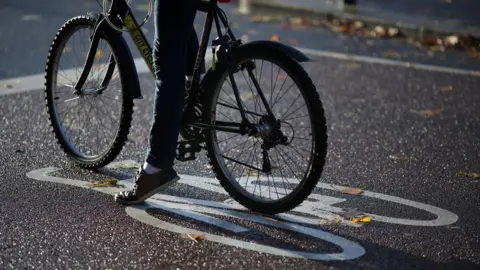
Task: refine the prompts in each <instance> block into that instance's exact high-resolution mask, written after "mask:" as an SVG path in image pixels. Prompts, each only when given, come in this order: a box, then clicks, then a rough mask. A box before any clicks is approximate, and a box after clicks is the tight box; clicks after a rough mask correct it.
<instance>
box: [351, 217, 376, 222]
mask: <svg viewBox="0 0 480 270" xmlns="http://www.w3.org/2000/svg"><path fill="white" fill-rule="evenodd" d="M350 220H351V221H352V222H353V223H355V224H357V223H360V222H361V223H370V222H371V221H372V219H371V218H370V217H367V216H365V217H354V218H351V219H350Z"/></svg>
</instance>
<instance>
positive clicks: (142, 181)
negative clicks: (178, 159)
mask: <svg viewBox="0 0 480 270" xmlns="http://www.w3.org/2000/svg"><path fill="white" fill-rule="evenodd" d="M179 179H180V177H178V174H177V173H176V172H175V170H174V169H173V168H168V169H162V170H160V171H158V172H156V173H152V174H147V173H146V172H145V171H144V170H143V169H142V168H140V171H139V172H137V175H136V177H135V186H134V187H133V189H131V190H126V191H122V192H119V193H117V194H115V197H114V198H115V202H117V203H119V204H123V205H132V204H138V203H141V202H143V201H145V200H146V199H148V198H149V197H150V196H152V195H154V194H155V193H158V192H160V191H163V190H165V189H166V188H168V187H169V186H170V185H172V184H173V183H175V182H177V181H178V180H179Z"/></svg>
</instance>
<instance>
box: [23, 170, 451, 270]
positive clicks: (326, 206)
mask: <svg viewBox="0 0 480 270" xmlns="http://www.w3.org/2000/svg"><path fill="white" fill-rule="evenodd" d="M120 164H122V165H125V164H130V165H134V164H136V163H135V162H134V161H122V162H115V163H112V164H110V165H109V166H108V167H110V168H116V167H118V166H119V165H120ZM58 170H59V169H56V168H51V167H50V168H45V169H40V170H36V171H32V172H30V173H28V174H27V176H28V177H30V178H32V179H35V180H39V181H48V182H55V183H61V184H66V185H72V186H77V187H82V188H88V189H93V190H95V191H99V192H103V193H106V194H111V195H113V194H114V193H116V192H118V191H120V190H123V189H125V188H130V187H131V186H132V185H133V179H128V180H122V181H119V182H118V184H121V185H124V186H125V187H124V188H118V187H94V188H92V187H90V186H89V185H88V182H86V181H81V180H75V179H67V178H61V177H53V176H49V174H51V173H52V172H55V171H58ZM180 177H181V180H180V181H179V182H178V183H181V184H185V185H189V186H192V187H195V188H198V189H204V190H206V191H209V192H215V193H219V194H224V195H227V193H226V192H225V191H224V190H223V188H221V187H220V186H219V185H218V180H216V179H213V178H205V177H197V176H190V175H180ZM317 187H318V188H321V189H327V190H334V191H338V190H340V189H342V188H343V187H340V186H331V185H329V184H325V183H319V184H318V185H317ZM257 188H258V185H257ZM263 188H265V187H263ZM358 196H363V197H366V198H374V199H379V200H384V201H388V202H390V203H396V204H398V205H402V206H403V207H405V206H406V207H412V208H417V209H419V210H422V211H425V212H428V213H431V214H433V215H435V216H436V218H435V219H432V220H414V219H405V218H396V217H387V216H382V215H377V214H373V213H364V214H366V215H368V216H370V217H371V219H372V221H376V222H384V223H391V224H401V225H409V226H445V225H450V224H453V223H455V222H456V221H457V220H458V216H457V215H455V214H454V213H452V212H450V211H447V210H444V209H441V208H438V207H435V206H431V205H428V204H424V203H420V202H415V201H411V200H407V199H403V198H400V197H395V196H390V195H386V194H381V193H375V192H371V191H364V192H363V193H362V194H360V195H358ZM345 201H346V199H343V198H337V197H331V196H326V195H320V194H315V193H313V194H311V196H310V197H309V200H306V201H304V202H303V203H302V204H301V205H300V206H299V207H297V208H295V209H294V211H295V212H297V213H301V214H304V215H305V216H304V215H295V214H293V213H291V212H289V213H285V214H280V215H276V216H275V219H274V218H269V217H264V216H258V215H255V214H250V213H246V212H243V211H238V210H245V208H244V207H243V206H241V205H239V204H238V203H236V202H235V201H233V200H227V201H225V202H221V201H211V200H200V199H193V198H186V197H177V196H171V195H167V194H156V195H154V196H152V197H151V198H150V199H148V200H147V201H146V203H145V204H142V205H137V206H129V207H126V208H125V210H126V213H127V214H128V215H129V216H131V217H132V218H134V219H136V220H139V221H141V222H143V223H146V224H149V225H151V226H154V227H157V228H160V229H164V230H168V231H171V232H176V233H181V234H187V233H188V234H204V235H205V240H208V241H212V242H217V243H220V244H224V245H228V246H233V247H238V248H244V249H249V250H254V251H259V252H265V253H269V254H274V255H280V256H287V257H294V258H305V259H311V260H325V261H331V260H351V259H355V258H358V257H360V256H362V255H364V254H365V249H364V248H363V247H362V246H360V245H359V244H357V243H355V242H353V241H351V240H348V239H346V238H343V237H340V236H337V235H334V234H332V233H329V232H327V231H323V230H320V229H316V228H312V226H318V225H325V224H326V222H327V221H331V220H333V219H336V218H338V217H340V214H342V213H343V212H344V211H345V210H344V209H343V208H339V207H336V206H335V205H336V204H339V203H343V202H345ZM152 208H154V209H160V210H163V211H167V212H171V213H174V214H176V215H180V216H184V217H187V218H190V219H194V220H197V221H201V222H203V223H206V224H209V225H211V226H216V227H219V228H222V229H224V230H228V231H231V232H233V233H242V232H246V231H248V230H249V229H248V228H245V227H243V226H240V225H238V224H234V223H232V222H229V221H226V220H224V219H219V218H216V217H214V216H211V215H216V216H223V217H231V218H235V219H239V220H248V221H251V222H255V223H259V224H263V225H266V226H271V227H276V228H279V229H283V230H287V231H292V232H297V233H300V234H304V235H307V236H309V237H312V238H315V239H318V240H322V241H325V242H329V243H331V244H333V245H336V246H338V247H340V248H341V249H342V252H340V253H316V252H306V251H298V250H287V249H282V248H277V247H274V246H269V245H263V244H258V243H253V242H247V241H242V240H238V239H234V238H230V237H225V236H220V235H216V234H213V233H207V232H202V231H199V230H195V229H191V228H186V227H182V226H179V225H176V224H172V223H169V222H166V221H163V220H160V219H158V218H156V217H154V216H152V215H150V214H149V213H147V211H146V210H147V209H152ZM307 216H308V217H307ZM312 216H313V217H312ZM279 220H281V222H279ZM341 225H342V226H352V227H359V226H362V225H361V224H355V223H353V222H350V221H345V222H342V223H341Z"/></svg>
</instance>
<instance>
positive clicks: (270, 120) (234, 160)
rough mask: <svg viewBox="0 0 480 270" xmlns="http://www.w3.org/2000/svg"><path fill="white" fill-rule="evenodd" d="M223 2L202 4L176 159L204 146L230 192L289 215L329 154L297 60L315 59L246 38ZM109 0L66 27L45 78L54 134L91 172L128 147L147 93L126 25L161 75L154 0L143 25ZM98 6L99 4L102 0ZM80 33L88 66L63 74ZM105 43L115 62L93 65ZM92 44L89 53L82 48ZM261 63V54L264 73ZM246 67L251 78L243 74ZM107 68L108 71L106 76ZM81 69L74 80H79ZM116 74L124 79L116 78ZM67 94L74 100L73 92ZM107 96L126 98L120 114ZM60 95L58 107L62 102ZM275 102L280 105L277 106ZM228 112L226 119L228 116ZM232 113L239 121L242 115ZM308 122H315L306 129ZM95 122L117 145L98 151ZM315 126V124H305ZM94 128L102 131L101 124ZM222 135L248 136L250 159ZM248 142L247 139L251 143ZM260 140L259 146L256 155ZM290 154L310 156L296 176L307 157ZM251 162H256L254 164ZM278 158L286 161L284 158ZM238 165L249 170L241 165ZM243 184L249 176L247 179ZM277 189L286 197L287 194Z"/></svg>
mask: <svg viewBox="0 0 480 270" xmlns="http://www.w3.org/2000/svg"><path fill="white" fill-rule="evenodd" d="M97 2H98V1H97ZM218 2H221V3H225V2H229V0H211V1H205V0H202V1H201V4H200V7H199V8H198V11H201V12H205V13H206V14H207V16H206V21H205V24H204V26H203V32H202V35H201V40H200V47H199V50H198V52H197V57H196V62H195V71H194V74H193V80H192V84H191V85H190V86H186V95H185V98H186V102H185V107H184V116H183V123H182V128H181V135H182V137H183V140H181V141H179V142H178V146H177V156H176V159H177V160H178V161H181V162H183V161H188V160H193V159H196V158H197V156H196V153H199V152H201V151H202V150H205V151H206V153H207V158H208V159H209V161H210V165H211V166H212V170H213V172H214V173H215V175H216V178H217V179H218V180H219V181H220V184H221V185H222V186H223V188H224V189H225V190H226V191H227V192H228V194H229V195H230V196H231V197H232V198H233V199H235V200H236V201H237V202H239V203H240V204H241V205H243V206H245V207H246V208H248V209H250V210H252V211H255V212H259V213H263V214H277V213H281V212H286V211H289V210H291V209H293V208H295V207H296V206H298V205H299V204H300V203H302V202H303V201H304V200H305V199H306V198H307V197H308V196H309V194H310V193H311V192H312V191H313V189H314V188H315V186H316V184H317V183H318V181H319V179H320V177H321V174H322V171H323V166H324V163H325V158H326V153H327V128H326V120H325V116H324V110H323V105H322V102H321V100H320V97H319V95H318V93H317V91H316V88H315V85H314V84H313V82H312V80H311V78H310V77H309V75H308V74H307V73H306V71H305V70H304V68H303V67H302V66H301V64H300V63H301V62H305V61H309V60H310V59H309V58H308V57H307V56H306V55H305V54H303V53H302V52H300V51H299V50H297V49H296V48H294V47H291V46H288V45H285V44H283V43H280V42H274V41H252V42H243V41H242V40H241V39H236V38H235V36H234V34H233V32H232V30H231V28H230V25H229V23H228V19H227V16H226V14H225V12H224V11H223V10H222V9H221V8H220V7H219V6H218ZM109 3H110V8H109V9H108V11H107V4H108V3H107V0H104V2H103V13H100V12H92V11H90V12H88V13H87V15H81V16H77V17H73V18H71V19H70V20H68V21H67V22H65V23H64V24H63V25H62V27H61V28H60V30H59V31H58V32H57V34H56V36H55V38H54V40H53V43H52V45H51V47H50V50H49V55H48V58H47V68H46V76H45V79H46V81H45V96H46V105H47V111H48V114H49V119H50V121H51V125H52V128H53V132H54V134H55V136H56V138H57V141H58V143H59V145H60V147H61V148H62V149H63V151H64V153H65V154H66V155H67V156H68V157H69V159H70V160H71V161H72V162H73V163H74V164H76V165H78V166H80V167H81V168H85V169H92V170H93V169H97V168H100V167H103V166H105V165H107V164H108V163H110V162H111V161H113V160H114V159H115V158H116V157H117V155H118V154H119V153H120V152H121V150H122V148H123V146H124V145H125V142H126V141H127V135H128V133H129V129H130V126H131V121H132V115H133V105H134V104H133V101H134V100H135V99H142V98H143V96H142V93H141V90H140V83H139V78H138V73H137V70H136V64H135V62H134V59H133V56H132V53H131V51H130V49H129V47H128V45H127V43H126V41H125V39H124V37H123V32H128V33H130V35H131V36H132V38H133V40H134V42H135V45H136V46H137V48H138V50H139V51H140V53H141V55H142V57H143V60H144V61H145V62H146V64H147V66H148V68H149V70H150V72H151V73H152V75H153V74H154V73H153V72H154V68H153V60H152V50H151V47H150V44H149V43H148V42H147V40H146V37H145V34H144V32H143V30H142V29H141V26H143V24H144V23H145V22H146V21H147V19H148V17H149V16H150V14H151V10H152V2H151V0H149V12H148V15H147V17H146V18H145V20H144V21H143V23H142V24H141V25H139V24H138V23H137V20H136V18H135V16H134V14H133V12H132V10H131V7H130V5H129V1H125V0H109ZM99 5H101V4H100V3H99ZM213 23H215V27H216V30H217V33H218V37H216V38H215V39H214V40H213V41H212V47H211V48H212V64H211V67H210V68H209V69H208V70H207V71H206V73H205V75H204V78H203V79H202V80H201V81H200V79H199V78H200V66H201V65H204V64H205V61H204V60H205V55H206V52H207V44H208V39H209V37H210V32H211V29H212V24H213ZM221 24H223V27H224V28H223V29H224V30H225V32H223V31H222V30H223V29H222V28H221V26H220V25H221ZM124 28H126V30H124ZM83 30H85V31H87V34H88V36H89V38H88V41H87V42H86V44H85V43H82V46H83V51H82V52H83V53H84V57H85V61H84V62H83V64H81V66H82V69H81V71H78V70H73V69H68V70H66V71H64V73H63V74H55V73H56V72H58V70H59V68H61V64H60V60H61V59H62V58H61V57H63V56H65V57H67V56H72V55H73V54H72V53H71V52H72V51H74V52H75V57H76V58H77V60H78V54H77V53H76V48H75V44H77V48H78V46H80V45H78V43H75V38H74V37H72V36H73V34H76V33H77V32H81V31H83ZM70 37H72V39H73V46H72V47H73V49H72V47H69V46H67V45H66V44H67V42H68V41H69V39H70ZM104 41H105V42H106V44H107V45H108V47H107V49H108V48H110V49H111V51H112V52H111V53H110V54H109V57H108V61H107V62H105V63H104V64H105V66H104V67H103V68H100V66H101V65H102V63H103V62H102V63H100V64H94V61H95V60H96V59H97V58H101V57H102V56H103V55H104V54H105V53H104V50H103V51H102V50H101V49H99V48H100V45H99V43H100V42H104ZM87 46H88V52H85V51H86V47H87ZM105 47H106V46H104V47H103V49H105ZM72 57H73V56H72ZM80 58H82V57H80ZM257 60H258V61H260V60H261V61H262V62H261V67H260V70H259V68H258V66H260V65H259V64H258V63H257ZM265 61H269V62H271V63H272V70H271V77H270V81H271V82H272V84H273V80H274V76H273V73H274V72H273V70H274V64H275V65H277V66H278V71H277V74H276V78H275V85H274V86H272V88H271V91H270V93H268V91H266V92H264V91H262V90H261V86H262V85H264V84H265V83H264V82H262V72H263V64H264V62H265ZM69 65H70V64H69ZM97 69H98V70H97ZM116 69H117V71H116V72H115V70H116ZM280 69H282V70H283V71H284V72H285V75H280ZM92 70H96V71H97V72H94V73H93V75H91V78H92V80H94V79H93V78H96V77H98V78H97V79H95V82H94V84H95V86H91V84H88V83H90V82H91V81H90V79H89V76H90V75H89V74H90V72H91V71H92ZM104 71H105V73H104V74H103V72H104ZM245 71H246V73H247V75H248V77H249V78H250V80H247V77H245ZM100 73H101V74H103V75H101V76H100ZM258 73H260V78H259V79H257V77H256V75H258ZM240 74H241V75H243V77H244V78H245V80H246V83H243V84H242V83H237V82H236V79H235V76H238V77H240V76H241V75H240ZM282 74H283V73H282ZM59 75H60V76H59ZM75 76H76V79H75V78H73V77H75ZM119 76H120V78H118V77H119ZM286 76H290V77H291V81H292V82H293V84H292V85H291V86H290V88H287V90H283V92H282V89H283V87H284V85H285V84H286V82H287V78H286ZM279 77H280V78H283V77H285V79H284V81H283V84H282V88H281V89H280V90H279V91H278V93H276V92H275V89H276V88H275V87H276V84H277V81H278V79H279ZM267 78H268V75H267ZM62 80H63V81H62ZM87 80H88V81H87ZM224 82H227V83H228V84H229V85H230V86H231V88H232V89H231V90H232V91H233V97H232V95H229V94H228V93H227V92H226V91H225V89H224V88H223V83H224ZM279 84H280V83H279ZM58 85H60V88H59V89H63V90H62V91H59V92H58V93H57V92H54V90H59V89H57V88H58ZM117 85H120V87H121V89H120V90H118V89H117V90H111V91H108V90H107V88H108V87H110V86H112V87H113V88H115V89H116V86H117ZM293 85H298V87H299V91H300V94H298V96H292V97H291V94H292V92H291V91H290V89H291V88H292V86H293ZM247 88H250V89H247ZM254 89H256V92H255V91H254ZM222 90H223V92H222ZM248 90H250V91H248ZM240 91H245V92H246V93H243V92H242V93H241V92H240ZM111 93H114V94H113V95H114V96H113V97H112V96H110V97H107V95H108V94H111ZM224 93H226V94H227V95H226V97H225V99H230V100H229V101H226V100H224V99H222V98H221V95H223V94H224ZM66 95H71V96H72V97H71V98H68V99H67V97H65V96H66ZM287 95H288V96H287ZM284 96H287V97H289V98H287V100H294V101H293V102H292V104H291V105H290V106H287V105H284V104H280V103H281V102H280V101H279V99H280V98H283V97H284ZM300 97H302V98H303V100H304V101H305V105H303V106H301V107H296V108H292V106H294V104H296V102H297V100H299V98H300ZM62 100H63V102H62ZM110 100H112V101H116V102H117V103H119V112H117V113H114V114H113V116H112V114H111V111H112V110H113V106H111V107H109V106H106V105H105V104H106V102H107V101H110ZM120 100H121V101H120ZM57 101H58V102H59V104H58V105H55V102H57ZM98 102H101V103H100V107H98V106H97V105H98ZM117 103H114V104H117ZM68 104H76V105H75V106H74V107H72V109H73V108H74V109H76V110H77V111H76V112H74V113H71V111H70V110H72V109H69V110H63V111H61V110H60V107H61V105H68ZM277 104H280V105H278V106H277V107H275V106H276V105H277ZM94 105H95V106H94ZM217 106H218V107H219V108H224V107H225V108H227V109H232V110H233V113H230V114H224V113H221V112H220V113H219V112H217ZM251 107H254V109H256V108H257V107H259V109H260V112H255V111H252V110H251V109H250V108H251ZM303 107H305V108H306V109H307V112H308V116H307V115H298V114H296V113H298V111H299V110H300V109H301V108H303ZM262 108H263V109H262ZM285 108H286V111H284V112H283V114H282V115H281V116H280V117H276V116H275V113H277V112H279V111H280V110H282V109H285ZM82 110H85V111H86V114H87V115H86V117H85V119H86V120H88V122H87V121H86V123H84V124H83V125H80V124H78V123H77V122H78V121H77V118H75V119H73V117H77V116H79V111H82ZM60 112H62V114H61V115H59V113H60ZM92 112H93V113H95V112H97V113H101V114H105V115H107V116H108V118H109V119H110V120H113V118H115V117H116V116H119V119H118V123H117V122H116V120H113V122H114V124H118V126H115V127H110V126H106V125H105V123H104V122H103V121H102V120H101V119H100V120H98V119H97V118H94V117H91V113H92ZM222 116H225V118H226V119H225V120H221V119H222ZM235 116H236V117H235ZM306 117H308V121H306V120H305V121H304V120H302V119H304V118H306ZM108 118H107V120H108ZM232 118H240V119H241V120H238V122H235V121H234V120H233V119H232ZM72 119H73V120H72ZM64 120H65V122H64ZM227 120H228V121H227ZM287 120H292V121H293V120H295V121H294V123H295V124H294V125H292V124H290V123H289V122H287ZM79 121H80V120H79ZM308 124H309V125H310V127H308V126H307V125H308ZM85 125H86V126H85ZM90 125H101V126H100V127H102V126H104V127H106V128H105V132H111V133H113V134H112V135H113V136H114V139H113V142H111V143H109V144H107V145H106V146H105V148H100V144H101V143H103V139H98V137H96V138H93V137H92V136H86V135H85V134H84V133H85V131H86V129H87V128H89V127H90ZM96 127H98V126H96ZM308 128H310V131H308V130H306V129H308ZM67 129H68V130H67ZM95 130H96V131H99V129H98V128H97V129H95ZM305 130H306V131H305ZM67 131H68V132H69V133H70V131H71V132H72V133H74V132H77V131H78V132H79V133H81V136H79V139H78V140H79V141H78V142H75V143H74V142H72V138H70V136H69V135H68V134H67ZM222 132H224V133H227V134H234V135H233V136H230V135H229V137H228V138H227V139H231V138H232V139H233V138H236V139H234V141H236V140H245V142H244V143H243V144H240V145H237V147H240V146H243V148H242V150H241V151H244V150H245V151H247V150H248V152H247V153H249V154H247V155H248V157H247V158H246V157H245V156H243V153H240V154H238V148H237V147H235V148H237V150H235V151H234V150H233V149H235V148H232V147H231V143H225V140H226V139H225V140H222V141H221V140H219V137H221V136H220V135H222ZM217 133H219V134H217ZM295 133H301V134H303V135H305V134H307V135H311V136H312V142H311V143H308V142H305V141H306V140H308V138H303V137H298V138H297V139H298V140H296V141H295V143H297V142H298V143H300V146H301V147H300V148H298V149H297V148H294V146H292V144H293V141H294V139H295ZM289 134H292V138H291V139H290V138H289V137H288V136H287V135H289ZM86 143H94V144H96V147H97V150H98V151H99V152H98V153H97V154H93V151H96V150H94V149H93V148H94V147H93V146H92V148H88V149H87V147H86V146H85V145H86ZM248 144H250V146H248V147H247V145H248ZM308 145H310V146H311V147H312V150H310V151H309V150H305V149H303V147H307V146H308ZM224 146H228V147H230V148H231V149H230V150H228V151H226V152H223V153H222V152H221V151H220V150H221V148H222V147H224ZM257 147H258V151H259V152H260V153H258V152H256V150H257ZM277 147H278V148H277ZM232 151H233V152H235V155H236V156H235V157H231V156H227V153H230V152H232ZM254 153H255V154H254ZM288 153H292V154H295V153H296V154H299V156H300V158H302V157H303V156H307V157H308V158H309V159H308V161H307V162H303V161H302V162H301V164H300V165H306V169H305V170H304V172H300V173H298V171H300V170H297V167H299V166H300V165H299V164H298V163H299V162H300V161H299V160H298V157H296V158H293V159H292V158H290V157H289V156H287V154H288ZM302 153H303V154H302ZM228 155H230V154H228ZM245 158H246V160H245ZM249 161H251V162H252V164H249V163H248V162H249ZM281 161H283V162H285V163H286V165H283V166H282V165H280V162H281ZM291 165H295V169H292V167H291ZM237 166H243V167H244V168H243V169H238V168H239V167H237ZM236 169H238V170H236ZM277 170H278V171H279V173H280V175H281V177H282V179H281V181H280V180H279V176H273V173H274V172H276V171H277ZM302 171H303V170H302ZM238 173H241V174H240V176H239V177H237V175H238ZM298 175H300V176H301V177H298ZM250 177H252V179H253V180H252V179H250ZM297 177H298V178H299V179H297ZM277 180H278V182H277ZM294 180H295V181H297V182H298V185H297V186H295V188H291V187H292V186H293V184H295V183H293V184H292V183H291V181H294ZM243 181H245V183H244V184H241V182H243ZM265 182H268V184H269V186H268V190H267V188H265V187H264V185H261V186H262V187H259V188H258V191H259V192H260V196H258V195H255V194H250V193H249V192H250V191H252V190H253V193H255V191H256V190H257V186H259V183H265ZM270 182H272V183H273V187H271V186H270ZM248 184H252V185H254V187H251V186H250V187H248V188H247V185H248ZM282 187H283V188H284V190H285V192H283V193H279V192H278V189H281V188H282ZM289 188H291V189H289ZM272 190H274V192H273V193H274V194H275V193H276V194H277V198H276V199H272V198H271V196H272ZM287 190H291V192H290V193H288V194H287ZM262 191H263V193H264V194H265V196H266V193H267V192H268V194H269V195H270V199H267V200H263V198H262V197H264V196H263V195H262ZM279 195H285V196H284V197H282V198H280V197H279Z"/></svg>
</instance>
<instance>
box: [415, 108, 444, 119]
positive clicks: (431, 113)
mask: <svg viewBox="0 0 480 270" xmlns="http://www.w3.org/2000/svg"><path fill="white" fill-rule="evenodd" d="M443 111H445V109H444V108H440V109H436V110H421V111H417V110H410V112H412V113H415V114H418V115H421V116H423V117H425V118H429V117H432V116H434V115H437V114H439V113H442V112H443Z"/></svg>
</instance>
